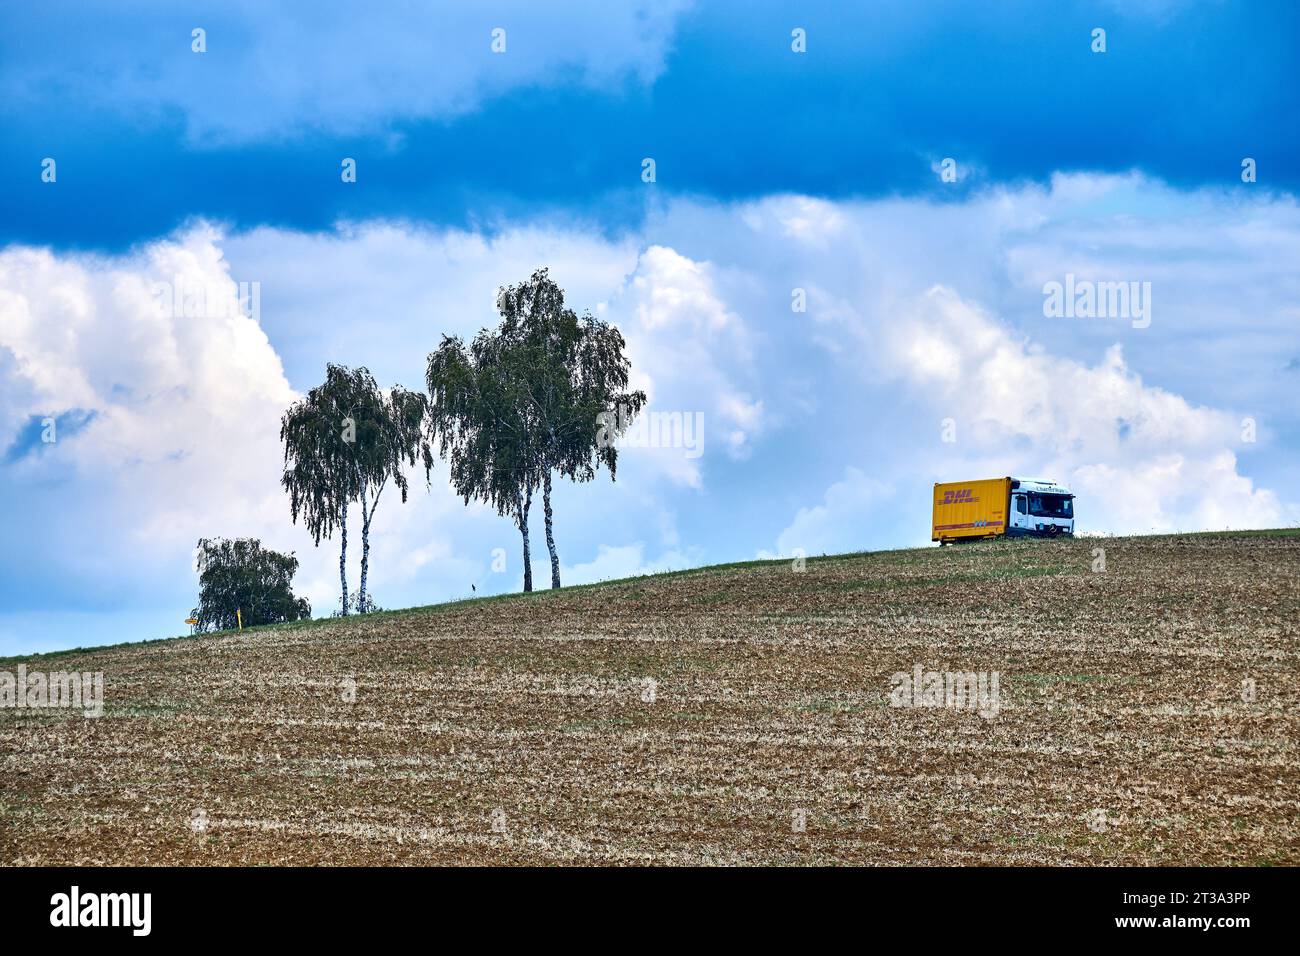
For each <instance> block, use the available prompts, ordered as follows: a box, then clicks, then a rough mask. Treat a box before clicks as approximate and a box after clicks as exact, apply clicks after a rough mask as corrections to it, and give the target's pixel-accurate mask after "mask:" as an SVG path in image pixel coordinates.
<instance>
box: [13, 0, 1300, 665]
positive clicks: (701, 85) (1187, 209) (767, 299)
mask: <svg viewBox="0 0 1300 956" xmlns="http://www.w3.org/2000/svg"><path fill="white" fill-rule="evenodd" d="M265 6H266V5H263V4H255V3H232V4H220V5H218V4H211V5H202V4H201V5H193V6H187V5H184V4H175V3H167V4H163V3H144V2H141V3H128V4H114V5H107V4H104V5H100V4H82V5H79V6H78V7H76V8H74V9H70V10H69V9H59V8H51V7H50V6H35V7H34V6H31V5H25V6H22V7H13V6H10V7H7V8H5V9H4V10H3V12H0V522H2V524H3V527H4V532H3V535H4V537H3V539H2V540H0V652H3V651H4V650H15V651H16V650H39V649H51V648H57V647H63V646H71V645H75V644H87V643H103V642H106V641H117V640H129V639H142V638H146V637H157V636H162V635H165V634H170V633H176V632H178V631H179V630H181V629H182V627H181V625H180V624H179V622H180V620H181V619H183V618H184V616H185V614H186V612H188V610H189V608H190V607H191V606H193V603H194V601H195V595H196V582H195V580H194V574H193V570H192V564H191V549H192V548H193V544H194V541H195V540H196V539H197V538H198V537H199V536H201V535H208V536H210V535H227V536H230V535H242V534H256V535H258V536H260V537H262V538H263V539H264V540H265V541H266V542H267V543H268V544H271V545H273V546H276V547H280V548H283V549H286V550H295V551H296V552H297V553H298V555H299V557H300V558H302V559H303V569H302V571H301V572H300V578H299V580H300V585H301V587H302V588H303V589H304V590H305V591H307V592H308V593H309V595H310V596H311V598H312V600H313V604H314V605H315V606H316V608H317V610H318V612H325V611H328V609H329V608H330V600H331V597H330V595H331V588H333V587H334V586H335V585H334V582H333V581H332V579H331V572H330V566H331V563H332V562H334V561H335V560H336V555H335V553H334V551H333V549H332V547H330V546H328V545H323V546H322V547H321V548H320V549H316V548H313V547H312V545H311V542H310V540H309V539H307V538H306V536H305V534H304V533H303V532H302V530H301V528H295V527H294V526H293V525H292V524H291V523H290V522H289V518H288V509H287V503H286V502H285V501H284V500H283V495H282V494H281V493H280V492H279V489H278V485H277V482H276V480H277V476H278V472H277V468H278V464H279V463H278V451H277V444H276V442H277V438H276V429H277V426H278V418H279V414H280V412H281V411H282V410H283V408H284V406H285V405H286V404H287V403H288V402H290V401H292V400H293V398H294V397H295V396H296V395H298V394H300V393H302V392H304V391H305V390H306V389H308V388H310V387H311V386H312V385H313V384H316V382H317V381H318V380H319V378H320V376H321V374H322V372H323V368H324V365H325V363H326V362H327V361H342V362H346V363H348V364H364V365H367V366H368V367H370V368H371V369H372V370H373V371H374V372H375V374H376V375H377V376H378V378H379V379H380V381H381V382H383V383H384V384H390V383H395V382H400V383H402V384H406V385H408V386H416V385H419V384H420V383H421V381H422V377H423V362H424V356H425V355H426V354H427V352H428V351H429V350H430V349H431V348H433V347H434V346H435V345H436V344H437V341H438V338H439V336H440V335H441V334H442V333H443V332H456V333H459V334H465V335H468V334H472V333H473V332H474V331H475V330H476V329H477V328H479V327H481V326H484V325H488V324H491V323H492V322H493V321H494V315H493V311H492V307H491V304H492V294H493V291H494V289H495V288H496V286H498V285H500V284H502V283H505V282H511V281H517V280H518V279H520V278H522V277H523V276H525V275H527V274H528V273H529V272H530V271H531V270H532V269H533V268H534V267H536V266H538V265H542V264H549V265H550V266H551V269H552V273H553V275H555V277H556V278H557V279H558V280H559V281H560V282H561V283H562V284H563V285H564V286H565V288H566V290H567V291H568V293H569V295H570V299H571V301H572V302H573V303H574V304H575V305H577V306H578V307H580V308H581V307H587V308H591V309H593V310H594V311H598V312H600V313H601V314H602V315H604V316H606V317H607V318H609V319H610V320H611V321H615V322H617V323H618V324H619V325H620V327H621V328H623V330H624V333H625V335H626V336H627V338H628V341H629V345H630V349H631V354H632V358H633V362H634V368H635V370H636V372H637V374H638V375H639V376H640V377H641V383H642V385H643V386H645V387H647V389H648V390H649V391H650V393H651V397H652V408H653V409H657V410H660V411H664V412H673V411H677V412H684V413H691V414H693V413H696V412H698V413H700V414H702V415H703V416H704V421H705V423H706V424H705V432H704V434H705V446H704V450H703V453H702V454H701V455H699V456H698V457H692V456H690V455H687V454H685V453H684V451H683V450H682V449H635V448H633V449H628V450H626V452H625V455H626V462H625V465H623V466H621V467H620V477H619V480H618V482H617V483H616V484H611V483H610V482H609V481H608V480H607V479H605V478H601V479H599V480H598V481H596V482H595V483H593V484H591V485H587V486H582V487H573V486H569V485H564V486H562V487H561V488H560V490H559V491H558V493H557V502H556V512H557V519H556V520H557V525H556V528H557V535H558V537H559V545H560V553H561V558H562V561H563V562H564V567H565V579H566V581H569V582H574V583H576V582H577V581H580V580H592V579H596V578H600V577H608V576H614V575H622V574H628V573H634V572H637V571H642V570H656V569H662V568H669V567H683V566H687V565H692V564H701V563H710V562H715V561H725V560H736V559H744V558H751V557H755V556H759V555H788V554H791V553H793V552H794V550H795V549H800V550H803V551H805V552H807V553H809V554H818V553H822V552H823V551H837V550H848V549H854V548H873V547H891V546H906V545H920V544H924V543H925V542H926V539H927V537H928V534H927V531H928V526H927V525H926V524H925V522H926V519H927V515H926V513H925V512H926V501H927V495H928V488H929V485H930V483H931V482H933V481H935V480H939V479H943V478H947V477H953V476H954V475H956V476H958V477H960V476H964V475H965V474H966V473H967V472H970V473H972V474H974V473H979V474H983V473H989V474H995V473H1024V474H1031V475H1033V474H1043V475H1045V476H1047V477H1055V478H1057V479H1059V480H1064V481H1068V482H1070V483H1072V484H1073V485H1074V486H1076V488H1077V489H1078V490H1079V493H1080V496H1081V498H1080V508H1079V513H1080V525H1081V527H1083V528H1084V529H1086V530H1089V531H1092V532H1127V531H1145V530H1151V529H1162V530H1172V529H1184V530H1192V529H1199V528H1206V527H1216V528H1217V527H1226V526H1266V525H1277V524H1294V523H1296V520H1297V511H1296V505H1295V503H1294V502H1293V500H1292V497H1291V496H1290V494H1289V492H1288V491H1287V489H1288V487H1289V481H1288V479H1289V478H1290V476H1292V475H1294V474H1295V469H1296V466H1297V465H1298V464H1300V462H1298V461H1297V455H1296V451H1295V449H1296V447H1297V438H1300V422H1298V421H1297V415H1296V412H1295V402H1294V394H1295V392H1296V386H1297V384H1300V371H1298V370H1297V369H1298V368H1300V361H1298V359H1300V336H1297V322H1298V321H1300V311H1298V309H1297V306H1296V304H1295V303H1296V302H1298V301H1300V298H1298V297H1297V293H1300V288H1298V286H1300V278H1298V277H1297V268H1296V264H1297V262H1300V212H1298V211H1297V207H1296V202H1295V194H1296V191H1297V188H1298V187H1300V162H1298V161H1297V148H1298V147H1300V143H1298V142H1297V136H1298V135H1300V134H1298V133H1297V129H1300V123H1297V117H1298V116H1300V102H1298V100H1300V93H1298V92H1297V85H1296V83H1295V81H1294V78H1295V76H1296V75H1297V74H1298V72H1300V71H1298V70H1297V66H1298V64H1297V54H1298V53H1300V50H1298V46H1300V29H1297V27H1298V26H1300V23H1298V22H1297V21H1298V20H1300V10H1298V9H1297V8H1296V7H1295V5H1294V4H1289V3H1281V2H1279V3H1252V4H1232V3H1198V4H1192V3H1180V2H1176V0H1163V2H1161V0H1153V2H1146V3H1124V4H1120V3H1113V4H1112V3H1091V4H1071V3H1058V4H1050V5H1049V4H1043V3H1039V2H1025V3H1003V4H996V5H986V6H981V5H975V4H969V3H929V4H917V3H873V4H869V5H858V6H855V7H854V8H853V9H845V8H846V7H849V6H851V5H844V4H829V3H828V4H810V5H809V4H801V5H799V6H798V7H791V6H789V5H776V4H769V5H762V4H760V5H757V8H755V5H752V4H745V5H740V4H726V3H712V4H709V3H695V4H690V3H655V4H649V3H646V4H626V5H609V4H599V3H586V4H554V5H547V8H546V9H545V10H542V9H541V8H540V5H537V4H528V3H515V4H511V3H502V4H482V5H480V4H476V5H451V4H426V5H421V4H412V5H404V6H403V7H402V8H401V11H400V12H384V13H374V12H371V11H366V10H363V9H358V8H356V7H355V5H348V4H338V5H334V4H314V5H312V7H311V12H310V13H304V14H300V15H297V16H289V15H286V14H283V13H276V12H268V10H267V9H265ZM196 27H202V28H203V29H204V30H206V44H207V51H206V52H204V53H195V52H193V51H192V49H191V30H192V29H194V28H196ZM1098 27H1100V28H1102V29H1104V30H1105V31H1106V51H1105V52H1104V53H1095V52H1093V51H1092V49H1091V47H1092V44H1093V40H1092V31H1093V30H1094V28H1098ZM495 28H502V29H504V30H505V38H506V49H505V52H503V53H493V52H492V49H491V42H492V31H493V29H495ZM795 28H801V29H803V30H805V31H806V37H807V52H805V53H795V52H794V51H792V49H791V31H792V30H793V29H795ZM47 157H49V158H53V159H54V160H55V161H56V163H57V167H56V168H57V179H56V181H55V182H53V183H50V182H43V181H42V177H41V170H42V165H41V164H42V161H43V160H44V159H45V158H47ZM344 157H352V158H354V159H355V160H356V161H357V170H358V176H357V182H356V183H343V182H342V181H341V180H340V175H339V171H340V162H341V160H342V159H343V158H344ZM646 157H652V158H653V159H654V160H655V163H656V174H657V176H656V182H654V183H652V184H648V183H645V182H643V181H642V179H641V171H642V160H643V159H644V158H646ZM948 157H951V158H953V159H954V160H955V161H956V164H957V167H956V168H957V170H958V176H957V181H956V182H945V181H943V180H942V178H941V177H940V175H939V173H938V171H939V169H940V168H941V167H940V164H941V163H942V161H943V160H944V159H945V158H948ZM1246 157H1249V158H1251V159H1253V160H1255V163H1256V165H1257V171H1258V178H1257V181H1256V182H1252V183H1245V182H1243V181H1242V176H1241V168H1242V167H1241V164H1242V161H1243V159H1244V158H1246ZM1067 274H1071V275H1076V276H1079V277H1082V278H1085V279H1091V280H1093V281H1125V282H1128V281H1134V282H1138V283H1142V282H1150V283H1151V288H1152V302H1153V307H1152V322H1151V324H1150V326H1149V327H1146V328H1136V327H1134V326H1133V325H1132V324H1130V323H1128V322H1127V321H1125V320H1123V319H1116V318H1099V319H1091V320H1089V319H1076V320H1063V319H1047V318H1045V317H1044V315H1043V311H1042V304H1043V294H1042V288H1043V285H1044V283H1045V282H1048V281H1053V280H1062V279H1063V278H1064V276H1065V275H1067ZM176 276H184V277H185V281H186V282H190V283H193V284H195V285H198V286H201V287H203V288H206V289H218V290H220V294H221V295H229V296H234V295H237V284H238V283H239V282H257V283H258V284H259V287H260V312H259V315H258V316H257V318H256V321H253V320H251V319H245V318H241V317H238V316H231V315H225V314H222V315H198V316H190V317H185V316H170V317H160V316H158V315H155V314H154V313H153V312H152V311H151V309H150V304H151V297H150V294H149V289H150V288H151V286H152V284H153V283H157V282H160V281H161V282H172V281H174V279H175V277H176ZM795 289H802V290H803V292H804V295H805V297H806V299H807V303H808V305H807V310H806V312H792V310H791V301H792V293H793V290H795ZM46 418H53V419H54V421H55V423H56V431H57V441H55V442H54V443H52V444H51V443H46V442H42V441H41V434H42V422H43V421H44V420H45V419H46ZM947 418H952V419H953V420H954V421H955V422H956V424H957V427H958V431H957V434H958V439H957V441H956V442H951V443H944V442H941V441H940V440H939V437H938V436H939V423H940V421H942V420H944V419H947ZM1247 420H1249V421H1250V423H1251V425H1250V427H1249V428H1247V426H1246V425H1245V424H1244V423H1245V422H1246V421H1247ZM1247 435H1248V436H1249V437H1243V436H1247ZM444 475H445V471H442V472H436V473H435V477H434V487H433V488H432V490H431V491H430V492H428V493H426V492H424V490H423V489H422V488H421V489H420V491H419V492H418V493H417V494H416V495H415V496H413V498H412V500H411V502H409V503H408V504H407V505H405V506H403V505H400V504H398V503H397V502H396V501H395V500H394V501H393V502H391V503H389V504H387V505H386V506H385V510H384V511H381V513H380V517H379V518H378V519H377V528H376V531H375V536H376V542H375V562H374V568H373V572H372V573H373V575H374V582H375V583H374V591H375V594H376V597H377V598H378V600H379V601H380V603H382V604H385V605H387V606H404V605H410V604H417V603H429V602H431V601H436V600H444V599H447V598H452V597H459V596H463V595H464V594H466V593H468V592H469V586H470V584H471V583H473V584H475V585H476V586H477V587H478V589H479V592H480V593H482V592H483V591H488V592H491V591H500V590H509V589H511V588H514V587H516V586H517V584H518V574H519V568H518V561H517V551H518V545H517V541H516V538H517V535H515V534H514V533H513V532H512V530H511V528H510V527H509V525H508V523H507V522H505V521H504V520H502V519H500V518H498V517H496V516H495V515H493V514H491V513H488V512H485V511H484V510H483V509H481V508H473V507H471V508H466V507H464V506H463V505H462V504H461V503H460V502H459V500H458V499H455V498H454V496H452V495H451V494H450V492H449V490H448V489H447V488H446V487H445V477H443V476H444ZM534 525H535V526H538V525H539V522H538V521H535V522H534ZM533 546H534V547H533V550H534V554H535V555H537V554H539V553H544V543H543V541H542V540H541V537H540V533H539V534H538V535H535V540H534V542H533ZM498 547H500V548H504V549H505V550H506V552H507V555H508V570H507V571H506V572H503V573H499V572H493V571H492V570H491V564H492V555H493V549H495V548H498ZM538 570H540V568H539V569H538ZM354 575H355V570H354Z"/></svg>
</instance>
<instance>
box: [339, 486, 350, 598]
mask: <svg viewBox="0 0 1300 956" xmlns="http://www.w3.org/2000/svg"><path fill="white" fill-rule="evenodd" d="M339 531H340V532H341V533H342V543H343V546H342V547H341V548H340V549H339V583H340V584H341V585H342V586H343V616H344V617H347V616H348V506H347V505H346V504H344V505H343V514H342V515H341V516H340V518H339Z"/></svg>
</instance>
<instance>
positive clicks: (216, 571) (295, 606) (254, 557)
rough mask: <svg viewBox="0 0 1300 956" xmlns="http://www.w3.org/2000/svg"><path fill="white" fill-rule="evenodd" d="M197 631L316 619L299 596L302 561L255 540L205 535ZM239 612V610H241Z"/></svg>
mask: <svg viewBox="0 0 1300 956" xmlns="http://www.w3.org/2000/svg"><path fill="white" fill-rule="evenodd" d="M197 570H198V572H199V606H198V607H197V608H195V609H194V611H193V612H192V616H193V617H195V618H197V619H198V622H199V623H198V625H197V626H196V630H198V631H224V630H229V629H231V628H234V627H237V626H238V625H239V620H240V617H241V616H242V619H243V625H244V626H245V627H254V626H256V625H258V624H280V623H283V622H285V621H297V620H301V619H304V618H309V617H311V605H310V604H308V603H307V600H306V599H305V598H298V597H294V594H293V576H294V573H295V572H297V570H298V559H297V558H296V557H294V555H293V554H292V553H290V554H281V553H280V552H278V551H271V550H269V549H266V548H263V547H262V543H261V542H260V541H258V540H257V539H256V538H235V539H234V540H228V539H226V538H203V539H202V540H200V541H199V544H198V567H197ZM237 612H238V613H237Z"/></svg>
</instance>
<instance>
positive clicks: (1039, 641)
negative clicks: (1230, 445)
mask: <svg viewBox="0 0 1300 956" xmlns="http://www.w3.org/2000/svg"><path fill="white" fill-rule="evenodd" d="M1097 546H1104V547H1105V549H1106V567H1107V570H1106V571H1105V572H1104V573H1094V572H1093V571H1092V563H1093V558H1092V553H1091V549H1092V548H1094V547H1097ZM1298 622H1300V536H1297V534H1296V533H1295V532H1275V533H1268V534H1262V535H1244V534H1243V535H1222V536H1220V535H1193V536H1185V537H1149V538H1115V539H1107V540H1078V541H1061V542H1045V541H1041V542H1040V541H1029V542H999V543H991V544H978V545H967V546H962V547H957V548H944V549H938V548H930V549H926V550H913V551H895V552H883V553H874V554H862V555H851V556H842V557H832V558H825V559H817V558H814V559H810V560H809V561H808V565H807V569H806V571H804V572H803V573H795V572H794V571H793V570H792V569H791V566H790V564H789V563H785V562H781V563H764V564H752V565H742V566H732V567H722V568H714V569H705V570H701V571H697V572H690V573H684V574H676V575H667V576H658V577H651V578H642V579H637V580H632V581H626V582H617V583H612V584H606V585H597V586H593V587H588V588H577V589H570V590H565V591H561V592H558V593H554V594H551V593H545V592H543V593H540V594H536V595H533V596H531V597H524V598H521V597H516V598H508V599H489V600H483V601H478V602H472V603H471V602H466V603H461V604H455V605H444V606H441V607H433V608H426V609H422V610H413V611H406V612H394V613H389V614H384V615H382V616H375V617H372V618H370V619H365V620H357V619H353V620H348V621H346V622H340V621H335V622H329V623H318V624H313V625H309V626H295V627H286V628H278V629H267V630H258V631H251V632H246V633H244V634H242V635H235V634H226V635H220V636H209V637H202V638H185V639H177V640H173V641H164V642H155V643H150V644H144V645H135V646H123V647H117V648H109V649H104V650H100V651H92V652H76V653H72V654H67V655H58V656H46V657H38V658H29V659H27V660H26V663H27V666H28V668H29V669H31V670H37V669H42V670H46V671H55V670H73V669H76V670H82V671H103V673H104V675H105V683H106V711H105V715H104V716H103V717H102V718H100V719H98V720H94V719H85V718H84V717H82V716H80V715H79V714H69V713H67V712H51V711H43V712H34V711H16V710H0V864H4V865H12V864H18V865H24V864H164V863H167V864H170V863H180V864H253V863H286V864H406V863H410V864H428V863H433V864H464V863H483V864H555V863H560V864H567V863H579V864H607V863H616V864H642V863H663V864H832V863H839V864H1021V863H1072V864H1219V863H1223V864H1242V865H1266V864H1297V863H1300V754H1298V753H1297V746H1298V744H1297V741H1298V740H1300V719H1298V717H1297V702H1298V695H1300V664H1298V661H1297V655H1298V654H1300V624H1298ZM17 663H18V661H17V659H11V660H8V661H6V662H3V663H0V669H7V670H10V671H13V670H14V668H15V666H16V664H17ZM916 664H920V665H922V666H923V667H924V668H925V669H927V670H931V669H933V670H963V671H971V670H974V671H997V672H998V673H999V675H1000V705H1001V708H1000V712H999V713H998V714H997V716H996V717H994V718H993V719H988V720H986V719H984V718H982V717H980V716H978V715H977V714H974V713H971V712H969V711H958V710H952V709H913V708H898V707H891V706H889V691H890V689H891V684H890V677H891V675H892V674H894V673H895V672H898V671H910V670H911V669H912V668H913V666H914V665H916ZM349 678H353V679H354V680H355V682H356V695H355V702H348V701H347V700H345V697H347V696H348V695H347V694H346V686H347V683H346V682H347V680H348V679H349ZM1247 679H1249V680H1253V681H1254V682H1255V688H1256V697H1255V700H1254V701H1253V702H1249V703H1248V702H1246V701H1244V700H1243V681H1244V680H1247ZM650 680H653V681H654V682H655V683H654V685H653V686H654V693H653V695H651V694H650V693H649V688H650V687H651V686H652V685H651V684H649V683H648V681H650ZM651 696H653V700H648V699H646V698H649V697H651ZM1247 696H1248V695H1247ZM800 810H802V811H804V813H805V814H806V816H805V818H804V819H805V820H806V824H805V829H804V831H803V832H795V826H794V821H795V819H796V815H797V813H798V811H800ZM494 825H495V829H494ZM502 829H504V832H499V831H501V830H502Z"/></svg>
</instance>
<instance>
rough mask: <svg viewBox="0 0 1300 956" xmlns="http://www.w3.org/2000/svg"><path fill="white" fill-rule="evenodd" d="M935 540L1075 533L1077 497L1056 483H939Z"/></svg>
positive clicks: (989, 480)
mask: <svg viewBox="0 0 1300 956" xmlns="http://www.w3.org/2000/svg"><path fill="white" fill-rule="evenodd" d="M930 525H931V527H930V540H931V541H938V542H939V544H940V546H942V545H945V544H953V543H955V542H957V541H970V540H975V539H979V538H999V537H1009V538H1013V537H1025V536H1028V537H1039V538H1049V537H1057V536H1058V535H1067V536H1071V537H1072V536H1073V535H1074V495H1072V494H1071V493H1070V490H1069V489H1068V488H1066V487H1064V486H1063V485H1060V484H1057V483H1056V482H1055V481H1043V480H1041V479H1038V478H1011V477H1006V478H981V479H978V480H976V481H947V482H935V485H934V511H933V519H932V520H931V522H930Z"/></svg>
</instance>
